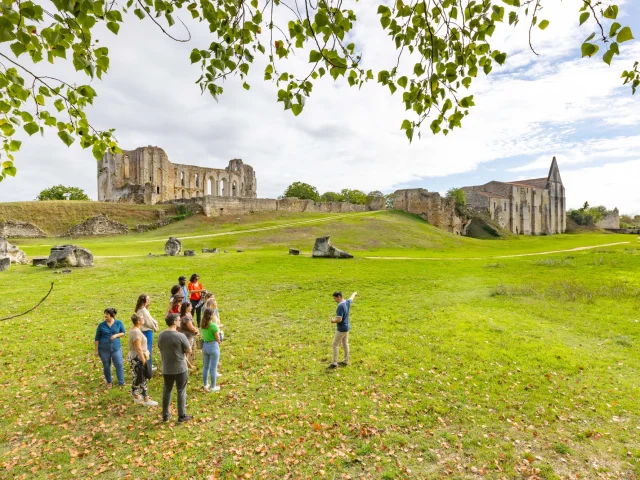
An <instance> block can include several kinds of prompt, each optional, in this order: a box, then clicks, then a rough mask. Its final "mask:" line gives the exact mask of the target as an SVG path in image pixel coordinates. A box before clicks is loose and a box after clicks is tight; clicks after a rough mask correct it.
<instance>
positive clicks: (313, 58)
mask: <svg viewBox="0 0 640 480" xmlns="http://www.w3.org/2000/svg"><path fill="white" fill-rule="evenodd" d="M320 60H322V54H321V53H320V52H318V51H316V50H311V51H310V52H309V63H316V62H319V61H320Z"/></svg>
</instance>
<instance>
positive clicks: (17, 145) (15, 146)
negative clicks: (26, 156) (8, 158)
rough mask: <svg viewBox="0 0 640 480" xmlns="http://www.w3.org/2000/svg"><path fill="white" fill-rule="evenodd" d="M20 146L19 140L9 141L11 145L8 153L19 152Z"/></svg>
mask: <svg viewBox="0 0 640 480" xmlns="http://www.w3.org/2000/svg"><path fill="white" fill-rule="evenodd" d="M21 145H22V142H21V141H19V140H11V143H9V151H10V152H17V151H18V150H20V146H21Z"/></svg>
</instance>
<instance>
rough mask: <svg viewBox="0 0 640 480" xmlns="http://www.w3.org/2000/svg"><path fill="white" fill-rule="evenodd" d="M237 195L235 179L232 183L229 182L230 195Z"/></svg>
mask: <svg viewBox="0 0 640 480" xmlns="http://www.w3.org/2000/svg"><path fill="white" fill-rule="evenodd" d="M237 195H238V185H237V184H236V182H235V180H234V181H233V184H231V196H232V197H236V196H237Z"/></svg>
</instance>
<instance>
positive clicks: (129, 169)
mask: <svg viewBox="0 0 640 480" xmlns="http://www.w3.org/2000/svg"><path fill="white" fill-rule="evenodd" d="M256 190H257V180H256V174H255V172H254V171H253V168H251V167H250V166H249V165H245V164H244V163H243V162H242V160H239V159H233V160H230V161H229V165H228V166H227V168H225V169H218V168H205V167H196V166H193V165H181V164H177V163H175V164H174V163H171V162H170V161H169V158H168V157H167V154H166V153H165V151H164V150H163V149H161V148H158V147H152V146H151V145H149V146H148V147H140V148H136V149H135V150H123V151H122V153H116V154H111V153H107V154H105V156H104V157H103V158H102V160H101V161H100V162H98V200H100V201H102V202H125V203H145V204H149V205H152V204H155V203H160V202H164V201H169V200H178V199H189V198H198V197H203V196H205V195H211V196H215V197H236V198H256V196H257V194H256Z"/></svg>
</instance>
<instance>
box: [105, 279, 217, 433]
mask: <svg viewBox="0 0 640 480" xmlns="http://www.w3.org/2000/svg"><path fill="white" fill-rule="evenodd" d="M150 303H151V298H150V297H149V295H147V294H142V295H140V296H139V297H138V300H137V302H136V306H135V309H134V313H133V314H132V315H131V323H132V326H131V328H130V329H129V337H128V339H129V341H128V345H129V353H128V355H127V360H128V362H129V365H130V368H131V375H132V381H131V394H132V396H133V402H134V403H139V404H142V405H144V406H147V407H153V406H157V405H158V402H156V401H154V400H152V399H151V397H150V396H149V391H148V382H149V379H150V378H151V377H152V376H153V371H154V370H156V368H155V367H154V366H153V356H152V353H153V341H154V332H157V331H158V329H159V326H158V322H157V321H156V320H155V319H154V318H153V316H152V315H151V313H150V312H149V305H150ZM194 312H195V316H196V322H197V323H196V322H194V319H193V316H192V314H193V313H194ZM117 313H118V312H117V310H116V309H115V308H112V307H110V308H107V309H105V311H104V321H103V322H101V323H100V324H99V325H98V328H97V329H96V335H95V354H96V356H98V357H99V358H100V360H101V361H102V367H103V373H104V378H105V381H106V384H107V387H109V388H110V387H111V386H112V385H113V378H112V374H111V364H113V366H114V367H115V369H116V377H117V379H118V385H121V386H123V385H124V364H123V358H122V346H121V343H120V338H121V337H123V336H124V335H125V334H126V330H125V327H124V325H123V323H122V322H121V321H120V320H118V319H117V318H116V315H117ZM165 322H166V324H167V329H166V330H163V331H162V332H160V334H159V335H158V338H157V345H158V348H159V349H160V355H161V358H162V376H163V379H164V389H163V394H162V419H163V421H165V422H166V421H168V420H169V418H170V413H169V405H170V403H171V394H172V391H173V387H174V385H175V386H176V389H177V393H178V422H179V423H183V422H186V421H189V420H191V418H192V416H191V415H188V414H187V412H186V387H187V381H188V378H189V370H193V369H195V368H196V366H195V350H196V340H197V339H201V342H198V344H199V345H200V346H201V348H202V358H203V368H202V382H203V388H204V390H205V391H206V392H218V391H220V386H219V385H217V384H216V380H217V378H218V377H220V376H221V375H220V372H219V371H218V365H219V364H220V344H221V342H222V339H223V333H222V325H221V323H220V314H219V311H218V303H217V301H216V298H215V296H214V295H213V293H211V292H208V291H207V290H205V288H204V287H203V286H202V284H201V283H200V277H199V276H198V275H197V274H195V273H194V274H193V275H192V276H191V277H190V282H189V284H188V285H187V282H186V277H183V276H181V277H180V278H179V279H178V285H175V286H174V287H173V288H172V289H171V297H170V299H169V306H168V308H167V311H166V314H165ZM196 325H197V326H196Z"/></svg>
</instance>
